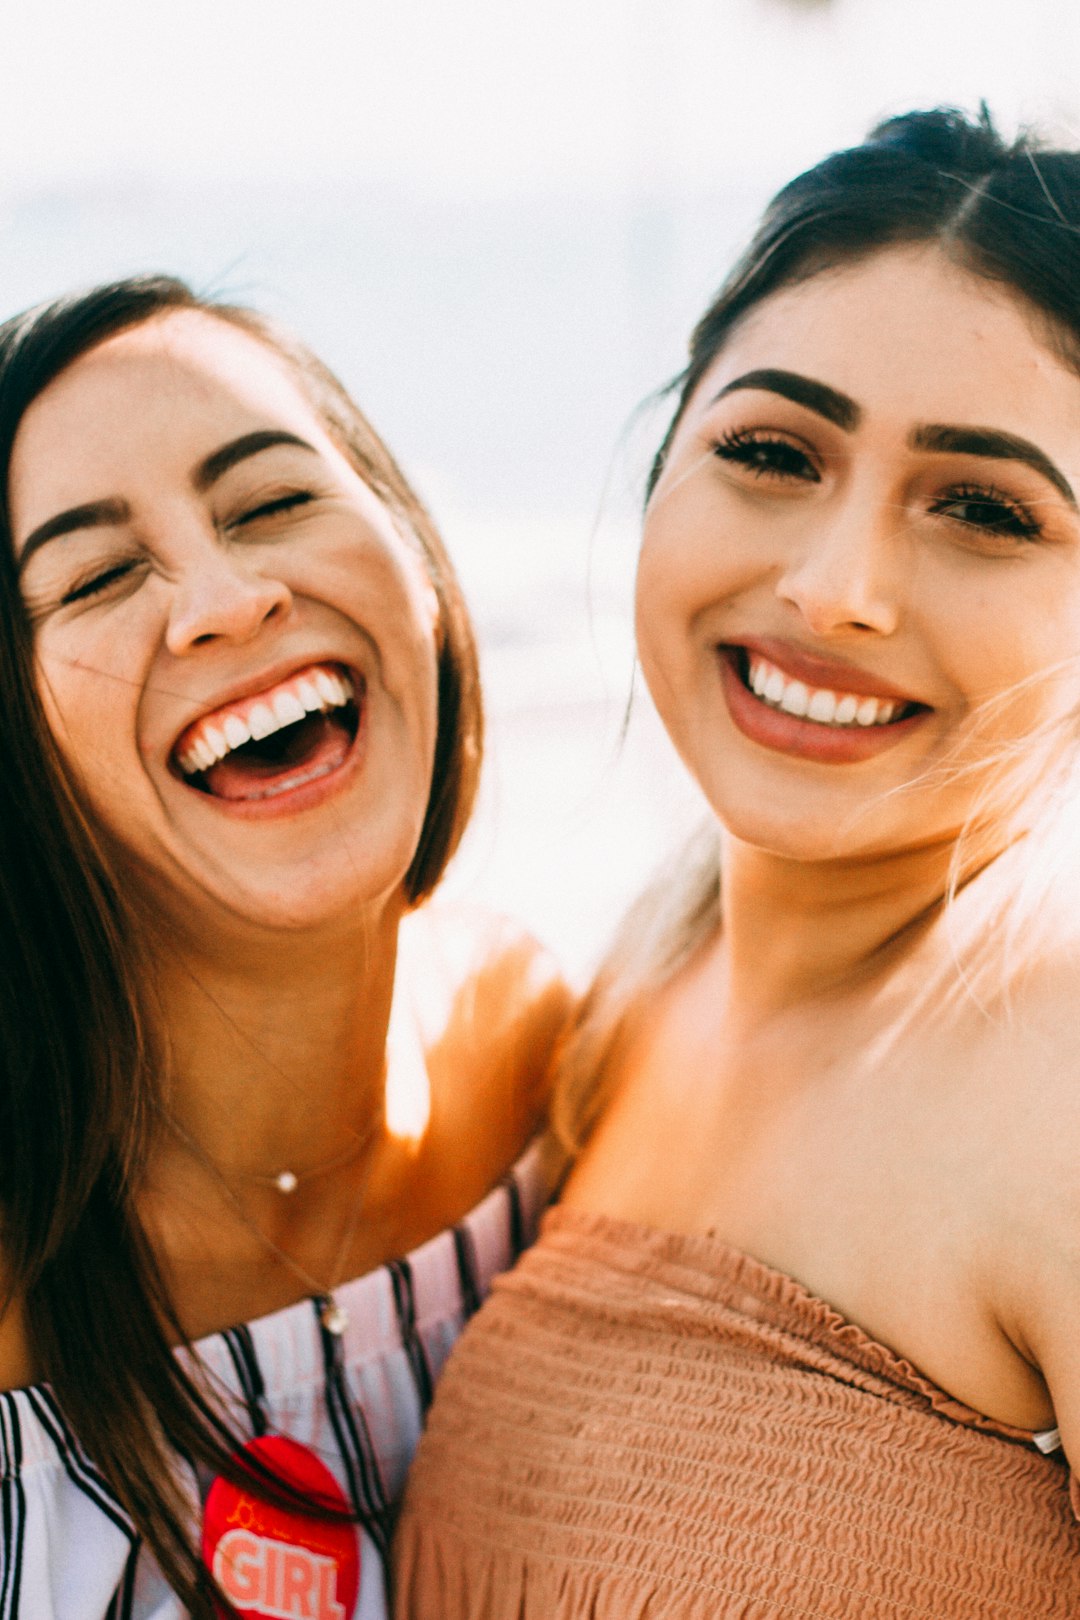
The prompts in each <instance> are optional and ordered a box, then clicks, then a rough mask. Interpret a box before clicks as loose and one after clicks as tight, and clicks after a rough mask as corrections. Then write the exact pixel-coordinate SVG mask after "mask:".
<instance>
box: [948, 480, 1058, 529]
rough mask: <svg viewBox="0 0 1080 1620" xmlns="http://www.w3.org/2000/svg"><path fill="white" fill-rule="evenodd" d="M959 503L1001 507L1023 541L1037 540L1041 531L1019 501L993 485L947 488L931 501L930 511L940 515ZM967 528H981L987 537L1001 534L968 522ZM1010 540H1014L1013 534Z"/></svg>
mask: <svg viewBox="0 0 1080 1620" xmlns="http://www.w3.org/2000/svg"><path fill="white" fill-rule="evenodd" d="M961 501H971V502H972V503H973V504H974V503H981V504H983V505H984V506H1001V507H1003V508H1004V509H1005V511H1006V512H1008V514H1009V516H1010V517H1011V518H1012V520H1013V522H1014V523H1015V524H1016V528H1017V530H1018V531H1019V532H1020V533H1021V534H1022V535H1023V537H1024V538H1025V539H1028V540H1037V539H1038V538H1039V536H1040V535H1041V534H1042V532H1043V526H1042V524H1041V523H1040V522H1039V520H1038V518H1037V517H1036V516H1035V514H1034V513H1033V512H1032V511H1031V510H1030V509H1029V508H1028V507H1026V506H1025V505H1024V504H1023V502H1021V501H1018V500H1017V499H1016V497H1015V495H1007V494H1006V493H1005V491H1004V490H1003V489H998V488H996V486H995V485H993V484H958V485H957V486H956V488H954V489H950V490H949V491H948V493H947V494H946V495H943V496H941V497H940V498H939V499H938V500H937V501H935V502H934V507H933V510H934V511H937V512H941V511H944V510H945V509H946V508H947V507H949V506H954V505H956V504H957V503H958V502H961ZM956 521H958V522H961V523H963V522H966V521H967V520H966V519H964V518H960V519H957V520H956ZM968 527H969V528H972V529H982V530H984V531H985V532H986V533H988V534H993V533H1002V532H1004V531H1002V530H1001V528H1000V526H999V525H996V524H989V523H969V524H968ZM1013 538H1016V535H1015V534H1014V536H1013Z"/></svg>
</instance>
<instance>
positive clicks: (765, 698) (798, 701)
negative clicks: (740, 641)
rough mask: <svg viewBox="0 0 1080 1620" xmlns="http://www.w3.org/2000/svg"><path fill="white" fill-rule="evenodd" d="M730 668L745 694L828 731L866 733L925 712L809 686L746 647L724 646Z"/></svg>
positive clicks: (911, 704)
mask: <svg viewBox="0 0 1080 1620" xmlns="http://www.w3.org/2000/svg"><path fill="white" fill-rule="evenodd" d="M722 650H723V651H724V652H725V653H726V654H727V655H728V657H729V659H730V661H731V663H732V666H733V668H734V670H735V673H736V674H737V676H738V678H739V680H740V681H741V682H742V684H743V686H745V687H746V689H747V691H748V692H752V693H753V695H754V696H755V697H756V698H757V699H758V700H759V702H761V703H763V704H765V705H766V707H768V708H770V709H776V710H777V711H778V712H780V713H782V714H789V715H791V716H792V718H793V719H796V720H807V721H809V722H810V723H811V724H813V725H818V726H823V727H827V728H828V729H829V730H831V731H853V732H859V731H866V730H870V729H871V728H874V729H877V728H880V727H881V726H891V725H897V724H899V722H900V721H902V720H909V719H911V718H912V716H914V715H916V714H923V713H925V712H926V706H925V704H922V703H914V702H905V701H904V700H902V699H894V698H886V697H869V696H866V695H864V694H860V693H855V692H842V691H834V690H832V689H831V688H823V687H816V688H815V687H811V686H808V685H807V684H806V683H805V682H804V681H799V680H796V679H795V678H794V676H791V675H786V674H785V673H784V671H783V670H781V669H778V668H777V666H776V665H775V664H771V663H770V662H769V661H768V659H767V658H763V657H762V656H761V654H760V653H756V652H751V651H750V650H749V649H748V648H746V647H738V646H732V647H725V648H723V649H722Z"/></svg>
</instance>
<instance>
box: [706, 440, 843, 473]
mask: <svg viewBox="0 0 1080 1620" xmlns="http://www.w3.org/2000/svg"><path fill="white" fill-rule="evenodd" d="M713 453H714V454H715V455H717V456H719V458H720V460H721V461H727V462H732V463H734V464H735V465H737V466H740V467H745V468H746V469H747V471H748V472H750V473H752V474H753V475H754V477H755V478H778V479H783V480H785V481H790V480H797V481H799V482H801V483H808V484H817V483H820V482H821V475H820V474H819V472H818V470H817V468H816V467H815V466H814V463H813V462H812V461H811V459H810V457H809V456H808V455H807V453H806V451H805V450H801V449H800V448H799V446H798V445H797V444H792V442H791V440H790V439H781V438H775V437H770V436H769V435H768V434H765V433H759V432H753V433H746V432H743V433H729V434H726V435H725V436H724V437H723V438H722V439H719V440H717V442H716V443H715V444H714V445H713Z"/></svg>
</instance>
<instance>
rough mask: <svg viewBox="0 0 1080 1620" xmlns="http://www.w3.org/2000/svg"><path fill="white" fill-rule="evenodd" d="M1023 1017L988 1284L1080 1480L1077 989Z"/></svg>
mask: <svg viewBox="0 0 1080 1620" xmlns="http://www.w3.org/2000/svg"><path fill="white" fill-rule="evenodd" d="M1034 988H1035V989H1036V990H1037V991H1038V992H1039V993H1038V994H1037V995H1035V996H1033V998H1032V999H1033V1001H1034V1005H1032V1004H1031V1002H1029V1003H1028V1004H1027V1005H1026V1006H1024V1007H1022V1008H1021V1009H1020V1017H1019V1018H1018V1020H1017V1023H1016V1025H1015V1027H1014V1029H1013V1030H1012V1032H1011V1035H1010V1038H1009V1039H1008V1040H1007V1041H1006V1043H1005V1045H1006V1046H1007V1047H1008V1071H1007V1074H1006V1075H1004V1076H1003V1079H1004V1081H1005V1083H1004V1085H1002V1086H1001V1087H1000V1089H999V1090H998V1092H997V1098H996V1100H995V1096H994V1090H993V1089H991V1091H990V1094H989V1097H988V1102H989V1104H990V1108H989V1109H988V1112H989V1113H990V1114H991V1117H993V1118H994V1119H995V1129H994V1133H993V1134H994V1136H995V1137H996V1143H995V1146H994V1154H993V1158H992V1167H993V1173H992V1176H991V1182H992V1184H993V1191H994V1200H993V1202H994V1224H993V1230H992V1231H991V1232H990V1234H989V1237H990V1242H989V1243H988V1245H987V1255H988V1260H987V1275H988V1276H990V1277H992V1279H993V1286H992V1292H993V1296H994V1303H995V1306H996V1312H997V1316H998V1320H999V1322H1000V1323H1001V1325H1002V1327H1003V1328H1004V1330H1005V1332H1006V1334H1007V1336H1008V1338H1009V1339H1010V1341H1011V1342H1012V1344H1013V1345H1014V1347H1015V1348H1016V1349H1017V1350H1018V1351H1019V1353H1020V1355H1021V1356H1022V1357H1023V1359H1024V1360H1025V1361H1026V1362H1027V1363H1028V1364H1029V1366H1030V1367H1031V1368H1032V1369H1033V1371H1034V1373H1035V1374H1036V1375H1037V1377H1038V1379H1039V1380H1041V1383H1042V1384H1043V1385H1044V1386H1045V1390H1046V1392H1047V1393H1048V1394H1049V1398H1050V1402H1051V1404H1052V1407H1053V1414H1054V1415H1053V1422H1054V1423H1055V1424H1056V1426H1057V1428H1058V1429H1059V1430H1060V1432H1061V1438H1062V1444H1063V1446H1064V1449H1065V1453H1066V1456H1067V1457H1068V1459H1069V1462H1070V1464H1071V1466H1072V1467H1073V1469H1074V1470H1076V1472H1077V1473H1078V1474H1080V1170H1078V1166H1080V1030H1078V1029H1077V1027H1076V1022H1075V1018H1074V1016H1073V1014H1072V1009H1073V1006H1074V1005H1075V989H1076V987H1075V979H1074V971H1073V967H1072V964H1069V971H1068V973H1067V974H1066V973H1053V974H1047V975H1045V976H1044V978H1043V980H1042V983H1041V984H1040V985H1038V986H1036V987H1034Z"/></svg>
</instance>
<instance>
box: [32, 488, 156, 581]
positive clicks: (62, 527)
mask: <svg viewBox="0 0 1080 1620" xmlns="http://www.w3.org/2000/svg"><path fill="white" fill-rule="evenodd" d="M130 518H131V507H130V506H129V505H128V503H127V501H120V500H105V501H86V502H85V503H84V504H83V505H82V506H72V507H69V508H68V510H67V511H66V512H58V513H57V514H56V516H55V517H51V518H47V519H46V520H45V522H44V523H39V524H38V526H37V528H36V529H32V530H31V531H30V533H29V534H28V535H27V537H26V542H25V544H24V545H23V548H22V550H21V551H20V553H19V560H18V562H17V564H16V569H17V572H18V573H19V575H20V577H21V575H22V572H23V569H24V568H25V567H26V565H27V563H28V562H29V561H30V558H31V557H32V556H33V555H34V552H35V551H37V550H38V549H39V548H40V547H41V546H43V545H45V544H46V543H47V542H48V541H49V540H55V539H57V537H58V536H59V535H62V534H71V533H72V532H73V531H74V530H75V529H102V528H112V527H115V526H116V525H117V524H120V523H127V522H128V521H129V520H130Z"/></svg>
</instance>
